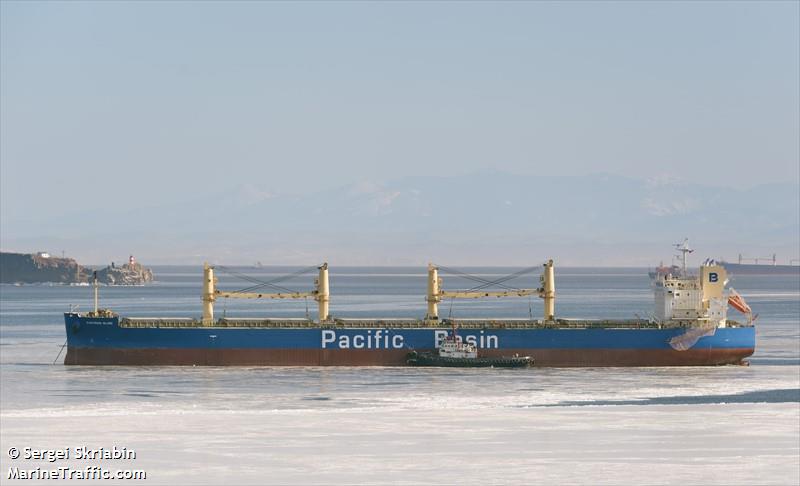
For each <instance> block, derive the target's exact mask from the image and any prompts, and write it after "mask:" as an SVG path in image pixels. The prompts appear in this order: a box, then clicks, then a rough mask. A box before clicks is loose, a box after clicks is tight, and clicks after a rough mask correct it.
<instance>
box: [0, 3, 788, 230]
mask: <svg viewBox="0 0 800 486" xmlns="http://www.w3.org/2000/svg"><path fill="white" fill-rule="evenodd" d="M0 5H1V7H0V15H1V18H2V25H1V26H2V47H1V49H0V54H1V56H0V68H1V69H2V72H1V81H2V83H1V85H0V137H1V139H0V141H1V142H2V143H1V144H0V156H1V162H2V164H1V165H2V168H1V172H0V176H2V177H1V181H0V189H1V191H2V194H1V195H0V203H2V210H1V212H0V214H2V216H3V217H4V218H8V217H12V218H20V217H25V216H26V215H31V216H36V215H37V214H41V213H43V212H45V211H49V212H67V211H68V210H71V209H80V208H85V207H87V206H90V205H92V204H99V205H103V206H105V207H110V208H114V207H129V206H132V205H136V204H141V201H140V197H143V198H145V199H146V200H147V201H148V203H158V202H162V201H163V202H167V201H175V200H192V199H197V196H198V195H202V194H203V193H204V192H206V191H212V192H213V191H214V190H218V189H221V188H230V187H235V186H237V185H239V184H245V183H247V184H250V185H253V186H255V187H257V188H260V189H263V190H264V191H274V192H302V191H305V190H317V189H322V188H329V187H334V186H336V185H340V184H346V183H351V182H357V181H363V180H372V181H381V180H387V179H393V178H397V177H402V176H406V175H425V174H435V175H447V174H464V173H469V172H474V171H477V170H481V169H484V168H490V167H494V168H498V169H501V170H505V171H510V172H516V173H522V174H536V173H541V174H563V175H572V174H584V173H587V172H596V171H607V172H611V173H619V174H631V175H634V176H641V177H661V176H670V177H679V178H684V179H687V180H704V181H718V182H719V183H721V184H725V185H733V186H740V187H741V186H748V185H752V184H757V183H763V182H777V181H790V182H797V181H798V179H800V174H799V172H800V169H799V168H798V163H799V162H798V160H800V153H799V151H800V147H798V145H799V144H800V142H798V131H800V121H799V119H800V99H799V95H798V91H799V88H798V86H799V85H800V84H799V83H800V76H799V70H800V68H799V63H800V61H799V59H800V47H799V46H800V38H799V36H798V30H799V28H798V23H799V22H800V20H799V19H800V10H799V7H798V5H800V4H799V3H798V2H794V1H785V2H771V3H770V2H753V3H747V2H721V1H720V2H708V3H700V2H666V3H656V2H619V3H601V2H588V3H580V2H564V3H544V2H536V3H521V2H509V3H477V2H470V3H455V2H446V3H427V2H402V3H400V2H398V3H386V2H382V3H366V2H354V3H333V2H321V3H313V2H305V3H291V4H290V3H273V2H270V3H257V2H241V3H231V2H226V3H214V2H197V3H192V2H175V3H166V2H130V3H122V2H113V3H109V2H88V3H79V2H43V3H33V2H24V3H23V2H19V3H17V2H8V1H3V2H2V3H1V4H0ZM210 203H213V202H210ZM82 224H85V222H83V223H82Z"/></svg>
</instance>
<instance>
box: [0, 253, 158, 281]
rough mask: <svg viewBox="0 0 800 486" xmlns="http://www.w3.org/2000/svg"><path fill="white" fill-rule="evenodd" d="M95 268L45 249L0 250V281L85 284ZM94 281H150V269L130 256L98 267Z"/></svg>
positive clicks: (151, 275) (90, 278)
mask: <svg viewBox="0 0 800 486" xmlns="http://www.w3.org/2000/svg"><path fill="white" fill-rule="evenodd" d="M94 271H95V270H94V269H93V268H90V267H85V266H83V265H81V264H79V263H78V262H76V261H75V260H74V259H72V258H59V257H55V256H52V255H49V254H48V253H44V252H40V253H32V254H28V253H8V252H0V283H10V284H33V283H58V284H84V283H90V282H91V281H92V278H93V272H94ZM97 280H98V281H99V282H100V283H103V284H106V285H143V284H145V283H148V282H152V281H153V271H152V270H151V269H149V268H146V267H145V266H143V265H142V264H141V263H138V262H135V261H134V260H133V258H131V259H130V260H129V262H128V263H126V264H124V265H119V266H117V265H114V264H113V263H112V264H111V265H109V266H107V267H105V268H103V269H99V270H97Z"/></svg>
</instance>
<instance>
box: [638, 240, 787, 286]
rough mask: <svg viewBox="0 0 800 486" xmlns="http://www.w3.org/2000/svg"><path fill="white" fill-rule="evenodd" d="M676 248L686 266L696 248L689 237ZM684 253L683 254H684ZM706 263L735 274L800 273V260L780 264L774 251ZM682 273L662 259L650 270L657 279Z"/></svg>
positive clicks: (675, 266)
mask: <svg viewBox="0 0 800 486" xmlns="http://www.w3.org/2000/svg"><path fill="white" fill-rule="evenodd" d="M673 246H674V247H675V249H676V250H678V251H679V252H681V255H677V256H676V258H684V267H685V265H686V263H685V255H686V254H688V253H692V252H693V251H694V250H692V249H691V248H689V239H688V238H687V239H684V241H683V243H677V244H675V245H673ZM682 255H683V256H682ZM704 263H705V264H714V265H720V266H722V267H724V268H725V270H726V271H728V272H730V273H731V274H733V275H794V274H800V260H789V264H788V265H779V264H778V255H777V254H776V253H773V254H772V256H770V257H757V258H745V257H744V256H742V254H741V253H739V262H738V263H730V262H728V261H725V260H724V259H722V258H720V259H718V260H715V259H712V258H709V259H707V260H706V261H705V262H704ZM680 274H681V267H680V266H679V265H676V264H675V263H674V260H673V263H672V265H669V266H667V265H664V262H663V261H662V262H661V264H660V265H659V266H658V267H656V268H655V270H653V271H650V272H648V275H650V278H651V279H655V278H656V277H659V276H661V277H664V276H667V275H680Z"/></svg>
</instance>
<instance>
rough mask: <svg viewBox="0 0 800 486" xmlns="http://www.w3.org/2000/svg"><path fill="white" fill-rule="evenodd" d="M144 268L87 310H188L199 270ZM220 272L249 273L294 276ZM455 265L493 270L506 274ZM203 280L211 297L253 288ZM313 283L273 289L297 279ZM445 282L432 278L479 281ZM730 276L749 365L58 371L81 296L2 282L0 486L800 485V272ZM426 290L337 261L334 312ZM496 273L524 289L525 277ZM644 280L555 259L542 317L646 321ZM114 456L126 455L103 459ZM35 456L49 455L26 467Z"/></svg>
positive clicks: (299, 311)
mask: <svg viewBox="0 0 800 486" xmlns="http://www.w3.org/2000/svg"><path fill="white" fill-rule="evenodd" d="M154 270H155V273H156V279H157V281H156V282H155V283H153V284H151V285H147V286H142V287H102V288H101V289H100V298H101V306H102V307H108V308H111V309H113V310H114V311H116V312H118V313H119V314H120V315H123V316H132V317H159V316H167V317H199V314H200V286H201V272H202V270H201V269H199V268H196V267H182V266H169V267H167V266H165V267H156V268H155V269H154ZM233 270H234V272H235V273H244V274H247V275H250V276H252V277H255V278H256V279H259V280H262V281H263V280H270V279H274V278H277V277H279V276H280V275H283V274H288V273H292V272H295V271H297V270H298V269H297V268H289V267H286V268H276V267H265V268H243V267H238V268H235V269H233ZM464 270H466V271H468V272H469V273H470V274H473V275H477V276H479V277H481V278H485V279H490V280H491V279H495V278H499V277H501V276H502V275H504V274H506V273H511V272H512V271H514V269H504V268H472V269H464ZM218 276H219V277H220V282H219V287H220V288H222V289H226V290H238V289H241V288H245V287H249V286H251V285H254V283H253V282H248V281H244V280H240V279H237V278H236V277H234V276H231V275H229V274H226V273H225V272H222V271H219V272H218ZM314 276H315V275H314V272H313V270H312V271H311V272H310V273H308V274H306V275H299V276H296V277H294V278H291V279H287V280H282V281H280V282H278V283H276V285H279V286H281V287H284V288H288V289H291V290H310V289H311V288H312V287H313V279H314ZM442 277H443V279H444V288H445V289H466V288H470V287H472V286H476V285H478V284H477V283H475V282H474V281H472V280H468V279H464V278H461V277H459V276H455V275H447V274H443V275H442ZM731 280H732V282H731V285H732V286H734V287H735V288H736V289H737V290H738V291H739V292H740V293H741V294H742V295H743V296H744V297H745V298H746V299H747V301H748V303H749V304H750V306H751V307H752V308H753V310H754V312H755V313H757V314H758V319H757V321H756V326H757V344H756V352H755V354H754V356H753V357H752V358H750V359H749V361H750V363H751V366H749V367H745V366H722V367H676V368H573V369H570V368H561V369H559V368H532V369H522V370H501V369H416V368H381V367H369V368H314V367H308V368H304V367H298V368H282V367H281V368H277V367H230V368H227V367H155V366H154V367H89V366H86V367H83V366H78V367H65V366H63V365H62V362H63V357H64V355H63V353H62V354H61V355H60V356H59V352H60V351H61V347H62V345H63V344H64V341H65V334H64V324H63V315H62V314H63V312H65V311H68V310H69V309H70V306H71V305H75V304H77V305H79V306H80V310H82V311H86V310H89V309H90V308H91V303H92V294H91V292H92V290H91V288H87V287H70V286H59V285H53V286H50V285H25V286H19V287H17V286H12V285H2V286H0V483H2V484H14V483H19V484H22V483H25V484H34V483H37V482H42V483H47V482H51V481H48V480H46V479H42V474H43V473H42V471H44V470H47V471H50V470H54V469H56V468H58V467H62V468H65V469H67V470H69V471H72V473H71V474H73V476H72V477H73V480H74V481H77V482H84V481H81V480H79V479H76V478H77V477H78V476H77V474H78V473H80V474H83V475H84V476H86V477H89V478H92V477H93V476H91V475H92V474H94V475H95V476H97V475H98V474H99V473H98V471H97V469H98V468H99V469H102V470H103V471H105V472H110V473H112V474H117V473H120V474H122V473H125V472H126V471H128V472H130V471H143V472H145V473H146V480H144V481H142V482H145V483H146V484H218V483H220V482H235V483H248V484H333V483H347V484H380V483H390V484H419V483H443V484H455V483H463V484H504V483H524V484H625V483H628V484H667V483H671V484H675V483H683V484H798V483H800V277H799V276H792V275H785V276H750V275H747V276H745V275H743V276H733V277H732V278H731ZM425 285H426V271H425V269H424V268H389V267H384V268H370V269H367V268H336V269H333V268H332V269H331V294H332V295H331V313H332V314H333V315H334V316H340V317H363V318H368V317H421V316H423V315H424V314H425V300H424V293H425ZM505 285H508V286H512V287H523V288H530V287H537V286H538V277H537V276H536V275H528V276H525V277H522V278H519V279H515V280H511V281H508V282H505ZM649 285H650V284H649V278H648V276H647V272H646V270H645V269H630V268H617V269H607V268H606V269H597V268H561V269H559V270H558V271H557V274H556V288H557V300H556V313H557V315H558V316H561V317H575V318H621V319H626V318H635V317H637V316H638V317H641V318H647V316H648V315H649V314H650V313H651V312H652V307H653V296H652V291H651V289H650V286H649ZM263 291H265V292H268V291H271V290H270V288H269V287H265V288H264V289H263ZM315 312H316V303H315V302H314V301H313V300H310V301H304V300H300V301H233V300H229V301H224V300H220V301H218V302H217V304H216V314H217V316H223V315H225V316H228V317H257V316H280V317H305V316H311V317H314V316H315ZM439 312H440V316H442V317H452V318H455V319H458V318H461V317H509V318H513V317H520V318H525V317H531V316H532V317H534V318H538V317H539V316H540V315H541V313H542V306H541V301H540V300H539V299H537V298H535V297H534V298H532V299H528V298H510V299H502V300H501V299H488V300H475V301H453V302H450V301H445V302H443V303H442V304H440V310H439ZM730 312H731V317H732V318H739V319H743V317H741V316H736V315H735V311H733V310H731V311H730ZM26 448H27V452H26ZM12 449H14V450H15V451H17V453H16V454H13V453H12ZM122 449H125V450H127V451H134V456H135V457H134V458H130V455H129V456H128V458H126V459H114V458H103V457H104V456H103V454H106V453H107V454H111V452H110V451H114V450H117V451H121V450H122ZM79 450H81V451H84V452H85V451H94V452H95V456H97V454H100V458H99V459H98V458H95V459H86V456H85V454H84V455H82V456H80V458H78V454H79V452H78V451H79ZM31 451H34V452H35V451H46V452H50V453H52V454H56V453H57V451H61V453H62V456H60V458H58V459H55V460H53V461H48V460H47V459H34V458H30V459H26V458H25V454H26V453H27V454H28V455H31V454H32V453H31ZM65 451H66V452H68V453H69V458H68V459H67V458H64V457H63V453H64V452H65ZM17 454H19V456H20V457H17V458H13V457H12V456H14V455H17ZM37 457H43V456H37ZM37 468H38V472H37ZM91 468H95V469H91ZM20 471H23V472H25V471H27V472H29V473H33V474H38V475H39V476H36V478H38V480H36V479H35V480H33V481H30V480H23V479H20V474H21V473H20ZM14 474H16V476H14ZM64 474H66V473H64ZM15 477H16V478H17V479H14V478H15ZM90 482H92V481H90ZM98 482H100V483H109V484H110V483H113V482H114V481H104V480H98ZM126 482H131V481H126ZM133 482H136V481H133Z"/></svg>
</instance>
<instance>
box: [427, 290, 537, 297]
mask: <svg viewBox="0 0 800 486" xmlns="http://www.w3.org/2000/svg"><path fill="white" fill-rule="evenodd" d="M538 293H539V289H519V290H499V291H492V292H483V291H476V292H470V291H467V290H440V291H439V297H441V298H442V299H480V298H483V297H497V298H500V297H525V296H527V295H534V294H538Z"/></svg>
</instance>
